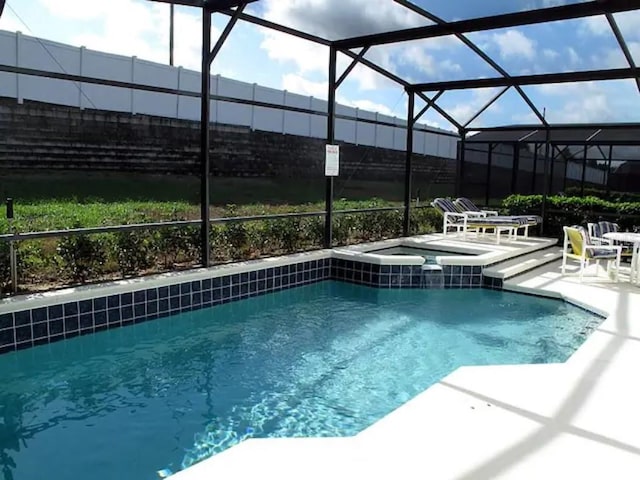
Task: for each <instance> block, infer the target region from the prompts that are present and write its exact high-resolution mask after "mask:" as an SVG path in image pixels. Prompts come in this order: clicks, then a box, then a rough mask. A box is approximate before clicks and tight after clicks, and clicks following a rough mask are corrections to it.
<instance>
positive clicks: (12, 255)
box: [0, 198, 429, 294]
mask: <svg viewBox="0 0 640 480" xmlns="http://www.w3.org/2000/svg"><path fill="white" fill-rule="evenodd" d="M428 207H429V205H419V206H417V205H416V206H413V207H412V208H417V209H422V208H428ZM403 209H404V207H402V206H400V207H375V208H362V209H345V210H336V211H334V212H333V214H334V215H350V214H366V213H377V212H392V211H402V210H403ZM325 215H326V212H324V211H315V212H294V213H276V214H270V215H252V216H236V217H218V218H211V219H210V222H211V224H227V223H247V222H256V221H266V220H279V219H286V218H309V217H324V216H325ZM7 220H8V222H9V229H10V230H13V229H14V228H15V227H14V224H13V222H14V209H13V200H12V199H10V198H9V199H7ZM201 223H202V221H201V220H173V221H167V222H152V223H132V224H126V225H106V226H101V227H86V228H72V229H65V230H46V231H41V232H25V233H21V232H17V231H13V232H12V233H8V234H3V235H0V242H8V243H9V262H10V266H11V268H10V270H11V290H12V293H14V294H15V293H17V291H18V261H17V248H16V244H17V243H18V242H21V241H27V240H40V239H45V238H59V237H67V236H75V235H95V234H104V233H120V232H134V231H142V230H146V231H149V230H160V229H163V228H172V227H174V228H175V227H188V226H200V225H201Z"/></svg>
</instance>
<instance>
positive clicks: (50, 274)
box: [0, 208, 440, 292]
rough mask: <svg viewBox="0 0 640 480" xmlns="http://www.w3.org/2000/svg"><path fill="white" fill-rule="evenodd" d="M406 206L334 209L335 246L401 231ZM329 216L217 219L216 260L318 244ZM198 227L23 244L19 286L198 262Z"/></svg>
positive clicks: (426, 229) (429, 213)
mask: <svg viewBox="0 0 640 480" xmlns="http://www.w3.org/2000/svg"><path fill="white" fill-rule="evenodd" d="M439 224H440V219H439V218H438V216H437V214H436V213H435V212H434V211H433V210H432V209H431V208H421V209H416V210H413V211H412V233H413V234H418V233H430V232H432V231H434V228H436V226H437V225H439ZM401 232H402V212H401V211H384V212H367V213H358V214H344V215H337V216H336V217H335V218H334V225H333V238H334V244H336V245H346V244H353V243H359V242H364V241H375V240H381V239H385V238H392V237H397V236H399V235H400V234H401ZM323 235H324V218H323V217H307V218H284V219H274V220H256V221H251V222H245V223H239V222H234V223H226V224H214V225H212V228H211V237H210V239H211V252H212V258H213V259H214V260H215V262H216V263H225V262H233V261H242V260H248V259H255V258H260V257H265V256H273V255H279V254H288V253H294V252H300V251H306V250H313V249H318V248H321V246H322V241H323ZM199 253H200V228H199V227H167V228H163V229H161V230H155V231H136V232H121V233H115V234H95V235H80V236H68V237H63V238H59V239H43V240H30V241H24V242H19V243H18V247H17V258H18V273H19V285H20V287H21V288H22V289H23V290H41V289H47V288H55V287H59V286H63V285H76V284H82V283H86V282H93V281H98V280H107V279H115V278H122V277H128V276H134V275H140V274H147V273H155V272H162V271H168V270H174V269H179V268H188V267H192V266H194V265H196V264H197V263H198V259H199ZM9 269H10V267H9V250H8V244H7V243H6V242H0V292H2V291H3V290H4V291H6V290H7V288H8V286H9V285H10V272H9Z"/></svg>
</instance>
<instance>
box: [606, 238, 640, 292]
mask: <svg viewBox="0 0 640 480" xmlns="http://www.w3.org/2000/svg"><path fill="white" fill-rule="evenodd" d="M603 237H604V238H606V239H607V240H613V241H616V242H627V243H632V244H633V251H632V254H631V273H630V274H629V281H630V282H631V283H635V284H638V282H639V281H640V278H639V277H640V275H638V274H639V273H640V265H639V262H640V258H639V257H640V255H639V253H640V233H631V232H611V233H605V234H604V235H603Z"/></svg>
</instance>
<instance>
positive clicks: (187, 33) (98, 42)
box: [39, 0, 219, 70]
mask: <svg viewBox="0 0 640 480" xmlns="http://www.w3.org/2000/svg"><path fill="white" fill-rule="evenodd" d="M39 2H40V5H41V7H42V8H43V10H44V12H45V13H46V15H48V16H49V17H51V18H54V19H59V20H66V21H73V22H74V23H75V24H81V23H85V24H87V25H89V24H93V23H95V21H98V22H99V25H100V28H97V29H96V28H94V29H93V30H90V29H88V28H85V29H84V31H82V29H80V32H81V33H75V34H71V35H70V38H69V39H68V41H69V42H70V43H73V44H75V45H83V46H85V47H87V48H90V49H93V50H99V51H105V52H111V53H116V54H120V55H127V56H137V57H139V58H142V59H145V60H151V61H155V62H160V63H165V64H166V63H168V57H169V6H168V5H162V4H158V3H154V2H144V1H140V0H110V1H109V2H86V1H82V0H39ZM123 12H126V14H123ZM200 25H201V24H200V20H199V19H198V18H197V17H196V16H194V15H192V14H189V13H185V11H184V10H182V9H176V12H175V38H176V43H175V48H174V55H175V60H176V65H182V66H184V67H186V68H191V69H196V70H200V50H201V45H202V43H201V38H200V31H201V26H200ZM218 35H219V32H218V31H217V30H216V29H215V28H214V29H212V37H213V38H216V37H217V36H218Z"/></svg>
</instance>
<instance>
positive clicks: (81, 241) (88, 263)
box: [58, 235, 107, 283]
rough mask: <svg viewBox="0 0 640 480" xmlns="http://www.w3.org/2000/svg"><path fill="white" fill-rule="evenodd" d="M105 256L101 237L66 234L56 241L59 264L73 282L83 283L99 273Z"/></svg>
mask: <svg viewBox="0 0 640 480" xmlns="http://www.w3.org/2000/svg"><path fill="white" fill-rule="evenodd" d="M106 258H107V255H106V252H105V242H104V239H103V238H102V237H100V238H91V237H89V236H87V235H78V236H68V237H63V238H62V239H61V240H60V241H59V242H58V262H59V265H60V267H61V269H62V272H63V273H64V274H66V275H67V276H68V277H69V278H71V280H73V281H74V282H80V283H84V282H86V281H87V280H88V279H89V278H92V277H95V276H97V275H99V274H100V273H101V270H102V267H103V265H104V263H105V261H106Z"/></svg>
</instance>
